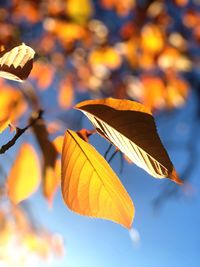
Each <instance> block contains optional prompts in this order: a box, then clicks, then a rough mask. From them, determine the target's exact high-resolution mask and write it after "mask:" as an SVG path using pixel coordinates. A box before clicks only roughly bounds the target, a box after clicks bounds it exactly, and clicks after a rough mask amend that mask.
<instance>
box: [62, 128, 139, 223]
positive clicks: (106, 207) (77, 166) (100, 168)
mask: <svg viewBox="0 0 200 267" xmlns="http://www.w3.org/2000/svg"><path fill="white" fill-rule="evenodd" d="M61 168H62V178H61V179H62V183H61V187H62V194H63V198H64V201H65V203H66V204H67V206H68V207H69V208H70V209H71V210H73V211H75V212H77V213H79V214H81V215H87V216H92V217H97V218H103V219H108V220H112V221H114V222H117V223H119V224H122V225H123V226H125V227H128V228H130V227H131V223H132V220H133V215H134V206H133V203H132V201H131V199H130V197H129V195H128V193H127V192H126V190H125V188H124V187H123V185H122V184H121V182H120V180H119V179H118V177H117V176H116V174H115V173H114V172H113V170H112V169H111V168H110V166H109V164H108V163H107V161H105V159H104V158H103V157H102V156H101V155H100V154H99V153H98V152H97V151H96V150H95V149H94V147H92V146H91V145H90V144H88V143H87V142H85V141H84V140H83V139H82V138H80V137H79V136H78V135H77V134H76V133H75V132H73V131H71V130H68V131H67V132H66V134H65V139H64V144H63V151H62V161H61Z"/></svg>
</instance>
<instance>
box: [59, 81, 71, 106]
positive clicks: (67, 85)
mask: <svg viewBox="0 0 200 267" xmlns="http://www.w3.org/2000/svg"><path fill="white" fill-rule="evenodd" d="M73 100H74V89H73V86H72V82H71V80H70V79H68V78H67V79H65V80H62V81H61V83H60V86H59V93H58V103H59V106H60V107H61V108H62V109H68V108H70V107H71V106H72V103H73Z"/></svg>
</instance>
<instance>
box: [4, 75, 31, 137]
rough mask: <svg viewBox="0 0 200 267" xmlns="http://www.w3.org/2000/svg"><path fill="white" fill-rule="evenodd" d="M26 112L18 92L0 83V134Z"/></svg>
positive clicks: (24, 104) (24, 103) (23, 101)
mask: <svg viewBox="0 0 200 267" xmlns="http://www.w3.org/2000/svg"><path fill="white" fill-rule="evenodd" d="M25 110H26V102H25V100H24V97H23V95H22V93H21V92H20V91H19V90H16V89H15V88H13V87H11V86H9V85H7V84H6V83H4V82H3V80H2V81H0V133H1V132H2V131H3V130H5V129H6V128H7V127H8V125H9V124H10V123H15V122H16V121H17V119H19V118H20V117H21V116H22V115H23V113H24V112H25Z"/></svg>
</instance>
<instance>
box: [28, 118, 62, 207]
mask: <svg viewBox="0 0 200 267" xmlns="http://www.w3.org/2000/svg"><path fill="white" fill-rule="evenodd" d="M32 129H33V132H34V134H35V137H36V139H37V141H38V144H39V146H40V149H41V152H42V157H43V194H44V196H45V197H46V198H47V200H48V201H49V202H50V203H51V202H52V198H53V195H54V193H55V190H56V188H57V184H58V182H57V181H58V177H57V175H56V159H57V154H58V152H57V151H56V148H55V146H54V144H53V143H52V142H51V141H50V140H49V135H48V132H47V129H46V125H45V122H44V120H43V119H39V120H38V121H37V123H35V124H34V125H33V126H32Z"/></svg>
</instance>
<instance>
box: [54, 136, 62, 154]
mask: <svg viewBox="0 0 200 267" xmlns="http://www.w3.org/2000/svg"><path fill="white" fill-rule="evenodd" d="M63 141H64V136H62V135H60V136H57V137H56V138H55V139H54V140H53V144H54V146H55V148H56V150H57V151H58V153H60V154H61V153H62V146H63Z"/></svg>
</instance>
